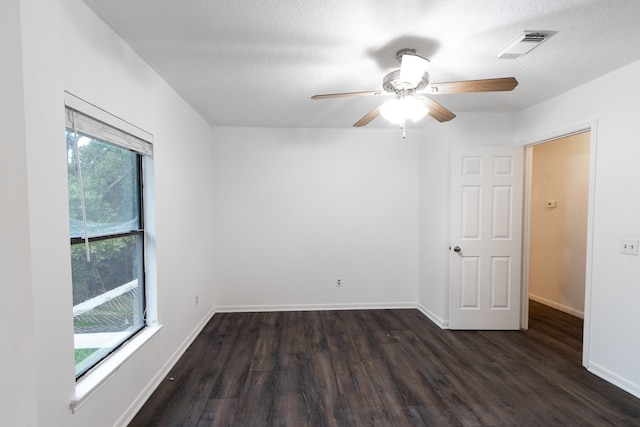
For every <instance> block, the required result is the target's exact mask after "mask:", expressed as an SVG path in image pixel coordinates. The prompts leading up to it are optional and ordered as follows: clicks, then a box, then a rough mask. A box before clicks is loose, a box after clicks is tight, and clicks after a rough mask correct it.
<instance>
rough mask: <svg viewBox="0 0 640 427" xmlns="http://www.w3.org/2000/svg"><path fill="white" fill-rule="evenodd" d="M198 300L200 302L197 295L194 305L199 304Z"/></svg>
mask: <svg viewBox="0 0 640 427" xmlns="http://www.w3.org/2000/svg"><path fill="white" fill-rule="evenodd" d="M199 300H200V298H199V297H198V294H196V298H195V303H196V305H198V302H200V301H199Z"/></svg>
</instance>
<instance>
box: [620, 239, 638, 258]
mask: <svg viewBox="0 0 640 427" xmlns="http://www.w3.org/2000/svg"><path fill="white" fill-rule="evenodd" d="M620 253H622V254H627V255H636V256H637V255H638V239H620Z"/></svg>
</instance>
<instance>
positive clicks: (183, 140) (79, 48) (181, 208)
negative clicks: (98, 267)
mask: <svg viewBox="0 0 640 427" xmlns="http://www.w3.org/2000/svg"><path fill="white" fill-rule="evenodd" d="M18 4H19V5H20V6H21V16H20V19H18V16H17V13H16V10H17V9H16V7H17V5H18ZM5 9H6V12H7V15H5V13H4V12H5ZM2 12H3V13H2V17H3V27H4V24H5V22H4V21H8V22H7V25H8V26H7V27H4V28H3V34H4V32H9V31H10V32H11V33H10V34H9V36H10V37H9V38H8V39H7V41H6V40H5V38H4V37H3V40H2V43H3V45H2V46H3V54H4V53H5V52H7V54H8V55H10V57H11V58H12V59H13V60H11V61H8V62H7V63H6V64H5V67H7V68H6V69H5V70H3V75H2V76H3V77H4V76H5V74H4V73H7V77H8V80H7V83H6V84H8V85H10V89H11V90H8V91H7V93H8V94H9V98H6V99H5V98H4V96H3V100H2V103H0V105H1V106H2V112H3V113H4V112H6V111H7V110H10V108H9V107H12V108H15V109H16V110H15V111H17V113H16V114H14V116H15V118H16V120H15V123H14V122H13V120H12V124H15V125H16V126H15V127H13V128H11V127H9V126H6V128H8V129H11V132H13V133H12V134H10V135H12V139H15V140H16V145H15V146H12V147H11V149H10V151H8V153H10V154H11V156H9V157H7V158H6V161H9V159H11V162H10V163H7V165H6V166H7V167H6V168H5V167H4V164H3V168H2V178H3V180H2V181H3V182H4V183H11V184H12V185H11V186H7V185H4V184H3V185H2V187H0V190H2V192H1V193H0V194H2V198H3V200H4V199H5V198H7V197H9V198H11V199H15V204H13V203H11V204H10V203H7V204H6V205H11V206H12V210H11V211H7V216H8V218H7V221H5V218H4V215H5V210H4V208H3V218H2V226H3V239H2V241H1V243H0V249H1V250H2V254H3V255H5V254H11V256H10V257H7V258H5V257H3V258H5V260H10V261H11V263H12V265H13V268H12V269H10V270H7V272H6V273H5V270H4V268H3V277H2V281H3V283H2V285H3V286H2V288H3V296H5V294H4V293H8V295H6V296H7V299H5V298H2V300H3V301H11V302H12V303H15V304H14V306H13V307H11V308H10V309H9V310H8V311H7V312H6V314H5V311H4V310H3V313H2V316H3V319H4V317H5V316H9V317H11V318H14V319H19V320H20V327H19V328H16V330H17V331H19V332H20V333H21V334H23V335H22V336H21V337H20V340H19V341H18V344H16V342H15V341H16V340H15V339H13V340H12V341H11V343H12V344H14V346H12V348H11V349H10V350H7V354H8V359H7V360H8V361H18V362H17V363H16V364H15V365H14V366H12V369H14V372H16V374H19V375H20V377H21V378H22V380H21V381H20V382H18V381H16V380H15V379H14V378H13V377H14V375H13V374H10V375H8V378H9V384H12V385H15V388H14V387H11V390H14V389H15V390H16V392H13V391H12V393H11V396H13V397H15V398H16V399H15V401H14V399H11V398H10V399H9V403H8V405H9V406H10V407H13V408H12V409H15V410H24V411H25V412H28V413H29V415H30V416H31V415H32V418H33V419H35V417H36V416H37V420H38V424H39V425H59V426H74V425H78V426H86V425H94V426H101V425H105V426H107V425H114V424H116V423H119V422H120V423H121V422H123V421H126V420H127V418H128V417H129V416H131V415H133V411H135V409H136V406H135V405H137V404H140V403H142V401H141V400H140V398H141V397H144V396H145V393H148V392H150V391H151V390H150V389H149V388H147V387H148V386H150V385H151V386H152V385H154V381H157V380H160V379H161V378H162V373H163V369H166V368H168V367H169V365H170V364H171V363H173V362H174V361H175V358H176V357H177V356H178V355H179V352H180V351H182V350H184V349H185V347H184V345H185V344H187V343H188V341H189V339H190V338H192V337H193V334H194V333H197V332H198V330H199V328H200V327H201V326H202V322H203V321H206V320H207V319H208V318H209V316H210V315H211V314H212V310H213V306H214V300H213V289H212V284H211V276H212V263H211V260H210V255H209V254H210V253H211V252H212V251H211V246H212V242H211V240H210V239H202V238H200V237H201V236H202V235H203V234H204V235H211V233H212V230H211V216H212V212H213V202H214V198H213V196H212V194H211V191H209V189H210V185H209V183H210V181H211V168H210V163H209V160H208V159H209V158H210V157H211V142H210V141H211V130H210V128H209V127H208V126H207V124H206V123H205V122H204V121H203V120H202V119H201V118H200V117H199V116H197V115H196V113H195V112H193V110H192V109H191V108H189V106H187V105H186V104H185V102H184V101H183V100H182V99H181V98H180V97H179V96H178V95H177V94H176V93H175V92H174V91H173V90H172V89H171V88H170V87H169V86H168V85H167V84H166V83H165V82H164V81H163V80H162V79H161V78H160V77H159V76H158V75H157V74H155V73H154V72H153V71H152V70H151V69H150V68H149V66H148V65H147V64H146V63H145V62H144V61H142V60H141V59H140V58H139V57H138V56H137V55H136V54H135V53H134V52H133V51H132V50H131V49H130V48H129V47H128V46H127V45H126V44H125V43H123V42H122V40H121V39H120V38H118V37H117V36H116V35H115V34H114V33H113V31H112V30H110V29H109V28H108V27H107V26H106V25H105V24H104V23H103V22H102V21H101V20H99V19H98V18H97V17H96V16H95V15H94V13H93V12H92V11H91V10H90V9H88V8H87V6H86V5H85V4H84V3H83V2H81V1H80V0H22V1H20V2H16V1H12V2H10V4H9V5H7V6H5V5H4V4H3V9H2ZM5 17H6V19H5ZM18 29H20V31H21V33H17V31H18ZM20 34H21V35H22V44H20V38H19V35H20ZM5 44H6V45H7V49H6V50H5V49H4V45H5ZM20 54H21V55H22V61H21V60H20V59H21V58H20ZM20 77H21V78H22V80H23V83H24V86H23V87H24V97H23V98H22V97H21V94H20V89H21V87H22V86H21V85H20ZM2 84H3V85H4V84H5V79H4V78H3V79H2ZM3 89H4V86H3ZM65 90H66V91H69V92H71V93H73V94H74V95H76V96H78V97H80V98H83V99H85V100H86V101H88V102H90V103H93V104H95V105H97V106H99V107H100V108H103V109H105V110H107V111H109V112H111V113H112V114H115V115H116V116H119V117H121V118H122V119H124V120H126V121H129V122H131V123H133V124H135V125H137V126H139V127H141V128H143V129H145V130H146V131H148V132H150V133H151V134H153V135H154V147H155V158H154V171H155V183H154V184H155V189H156V191H155V200H152V201H151V202H153V203H155V209H154V211H155V218H154V220H155V221H152V222H151V224H148V226H150V229H151V230H150V231H151V232H152V235H151V238H152V239H151V240H152V242H151V243H152V245H155V247H156V251H157V271H155V272H154V271H153V269H151V273H157V276H156V277H157V289H158V291H157V292H158V300H159V301H160V304H159V306H158V308H157V315H158V320H159V322H160V323H161V324H163V328H162V329H161V331H160V332H159V334H158V335H156V336H155V337H154V338H153V339H152V341H151V342H150V343H149V344H148V345H147V346H145V347H143V348H142V349H141V350H140V351H139V352H138V353H137V354H136V355H135V356H134V357H133V358H132V359H130V360H129V362H128V363H127V364H126V365H124V366H123V367H122V368H121V369H120V370H119V371H118V372H116V373H115V374H114V375H113V376H112V377H111V378H110V379H109V380H108V381H107V382H105V383H104V385H103V386H102V387H100V388H98V389H97V390H96V392H95V393H94V394H93V395H91V396H90V397H88V398H87V399H86V400H85V401H84V402H83V404H82V406H80V407H79V408H78V409H77V411H76V413H75V414H71V412H70V411H69V403H70V402H71V400H72V399H73V398H74V393H75V381H74V374H73V365H74V359H73V321H72V316H71V308H72V300H71V273H70V271H71V269H70V260H69V234H68V212H67V182H66V180H67V178H66V166H65V161H66V153H65V148H64V115H63V113H64V103H63V92H64V91H65ZM4 93H5V92H4V91H3V95H4ZM21 99H23V100H24V110H23V111H24V118H23V119H22V120H21V117H20V115H21V114H20V112H21V106H20V101H21ZM12 114H13V113H11V114H8V115H6V116H5V115H4V114H3V116H4V117H9V118H12V117H13V116H12ZM21 123H24V127H23V129H22V130H21V129H20V127H21ZM4 128H5V126H3V129H4ZM21 139H22V141H23V142H22V143H21ZM3 149H4V147H3ZM3 158H4V157H3ZM25 160H26V163H25ZM153 203H152V206H153ZM3 206H5V203H3ZM152 216H154V215H152ZM10 221H11V222H10ZM154 222H155V224H154ZM7 224H11V226H12V227H15V228H13V229H12V231H11V232H10V233H8V234H7V236H9V237H10V238H9V239H5V238H4V235H5V234H4V228H5V227H6V226H7ZM17 234H20V237H21V238H20V239H19V240H18V239H17V237H18V236H17ZM5 274H7V275H8V277H6V279H7V282H8V283H5V276H4V275H5ZM153 276H154V275H153V274H151V279H153ZM196 294H198V295H199V300H200V304H199V305H197V306H196V305H195V301H194V296H195V295H196ZM30 297H31V301H29V298H30ZM3 308H4V305H3ZM31 313H33V316H34V318H33V320H31V318H30V317H31ZM13 321H14V320H12V321H9V322H8V323H6V324H9V325H10V324H12V323H11V322H13ZM3 324H4V322H3ZM32 328H33V331H31V329H32ZM3 338H4V335H3ZM34 343H35V344H34ZM22 364H28V365H29V367H25V369H24V370H22V369H17V368H18V367H20V366H22ZM2 365H3V366H7V365H6V364H5V348H4V347H3V363H2ZM31 372H33V376H31V375H32V374H31ZM34 382H35V383H37V387H35V386H34ZM3 384H4V378H3ZM3 387H4V386H3ZM36 390H37V391H36ZM36 393H37V397H36ZM10 413H11V412H10ZM22 415H23V416H24V413H23V414H22ZM3 416H4V413H3ZM3 420H4V419H3ZM23 421H24V422H23ZM32 421H33V420H29V416H26V417H25V418H24V419H23V418H21V419H20V420H19V422H16V423H11V424H15V425H18V424H19V425H28V424H33V422H32Z"/></svg>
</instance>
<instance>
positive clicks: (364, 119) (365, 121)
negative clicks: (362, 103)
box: [353, 105, 382, 128]
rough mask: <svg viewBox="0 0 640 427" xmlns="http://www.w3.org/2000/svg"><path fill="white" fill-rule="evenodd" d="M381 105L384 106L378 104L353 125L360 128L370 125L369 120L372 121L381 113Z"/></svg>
mask: <svg viewBox="0 0 640 427" xmlns="http://www.w3.org/2000/svg"><path fill="white" fill-rule="evenodd" d="M380 107H382V105H378V106H377V107H376V108H374V109H373V110H371V111H369V112H368V113H367V114H365V115H364V117H362V118H361V119H360V120H358V121H357V122H355V123H354V124H353V127H356V128H359V127H362V126H366V125H368V124H369V122H371V120H373V119H375V118H376V117H378V116H379V115H380Z"/></svg>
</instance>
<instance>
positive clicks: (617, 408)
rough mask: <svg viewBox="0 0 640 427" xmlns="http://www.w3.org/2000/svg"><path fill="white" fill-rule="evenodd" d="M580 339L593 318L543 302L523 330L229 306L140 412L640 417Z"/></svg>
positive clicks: (287, 419) (184, 418)
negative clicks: (598, 371) (599, 371)
mask: <svg viewBox="0 0 640 427" xmlns="http://www.w3.org/2000/svg"><path fill="white" fill-rule="evenodd" d="M581 352H582V320H581V319H578V318H575V317H572V316H569V315H567V314H564V313H562V312H559V311H557V310H553V309H551V308H548V307H545V306H543V305H540V304H537V303H535V302H531V320H530V329H529V330H528V331H513V332H495V331H447V330H441V329H440V328H438V327H437V326H435V325H434V324H433V323H432V322H431V321H429V320H428V319H427V318H426V317H424V315H422V314H421V313H420V312H418V311H417V310H361V311H315V312H313V311H312V312H277V313H221V314H216V315H215V316H214V317H213V319H212V320H211V321H210V322H209V323H208V324H207V326H206V327H205V328H204V330H203V331H202V333H201V334H200V335H199V336H198V338H197V339H196V340H195V341H194V343H193V344H192V345H191V347H189V349H188V350H187V351H186V353H185V354H184V356H183V357H182V358H181V359H180V361H179V362H178V363H177V364H176V366H175V367H174V368H173V369H172V371H171V373H170V374H169V375H168V379H166V380H165V381H163V382H162V384H160V386H159V387H158V389H157V390H156V391H155V392H154V394H153V395H152V396H151V398H150V399H149V401H148V402H147V403H146V404H145V405H144V407H143V408H142V409H141V410H140V411H139V413H138V414H137V415H136V417H135V419H134V420H133V421H132V422H131V424H130V425H131V426H243V427H244V426H296V427H297V426H450V425H451V426H507V425H508V426H559V425H569V426H592V425H593V426H608V425H615V426H619V425H636V426H639V425H640V399H637V398H635V397H633V396H632V395H630V394H628V393H626V392H624V391H622V390H620V389H618V388H616V387H614V386H613V385H611V384H609V383H607V382H605V381H603V380H601V379H599V378H598V377H596V376H594V375H592V374H590V373H589V372H588V371H586V370H585V369H584V368H583V367H582V365H581ZM169 378H172V379H173V380H170V379H169Z"/></svg>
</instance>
